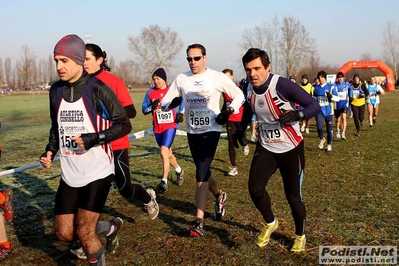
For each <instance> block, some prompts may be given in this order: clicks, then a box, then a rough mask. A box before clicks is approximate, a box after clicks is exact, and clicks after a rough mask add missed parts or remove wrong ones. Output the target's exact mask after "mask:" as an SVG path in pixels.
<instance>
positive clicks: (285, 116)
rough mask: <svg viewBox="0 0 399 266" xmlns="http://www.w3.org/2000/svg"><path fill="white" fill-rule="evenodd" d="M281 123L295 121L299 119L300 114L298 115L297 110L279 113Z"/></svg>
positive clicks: (285, 123)
mask: <svg viewBox="0 0 399 266" xmlns="http://www.w3.org/2000/svg"><path fill="white" fill-rule="evenodd" d="M278 120H279V121H280V123H281V124H283V125H287V124H290V123H292V122H296V121H299V120H301V116H300V115H299V111H297V110H296V111H286V112H284V113H282V114H281V115H280V117H279V118H278Z"/></svg>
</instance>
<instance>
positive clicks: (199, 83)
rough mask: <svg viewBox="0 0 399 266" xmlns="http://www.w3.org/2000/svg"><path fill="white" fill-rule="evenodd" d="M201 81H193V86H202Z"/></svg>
mask: <svg viewBox="0 0 399 266" xmlns="http://www.w3.org/2000/svg"><path fill="white" fill-rule="evenodd" d="M203 82H204V81H203V80H196V81H194V86H202V83H203Z"/></svg>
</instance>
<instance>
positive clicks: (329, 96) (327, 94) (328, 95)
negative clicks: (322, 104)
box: [326, 92, 332, 100]
mask: <svg viewBox="0 0 399 266" xmlns="http://www.w3.org/2000/svg"><path fill="white" fill-rule="evenodd" d="M326 96H327V98H328V100H331V98H332V94H331V93H329V92H327V93H326Z"/></svg>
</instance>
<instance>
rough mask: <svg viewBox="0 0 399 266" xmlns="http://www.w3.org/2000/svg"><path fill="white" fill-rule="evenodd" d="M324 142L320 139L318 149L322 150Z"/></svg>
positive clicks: (323, 139)
mask: <svg viewBox="0 0 399 266" xmlns="http://www.w3.org/2000/svg"><path fill="white" fill-rule="evenodd" d="M325 142H326V139H325V138H322V139H321V140H320V142H319V149H320V150H322V149H323V148H324V143H325Z"/></svg>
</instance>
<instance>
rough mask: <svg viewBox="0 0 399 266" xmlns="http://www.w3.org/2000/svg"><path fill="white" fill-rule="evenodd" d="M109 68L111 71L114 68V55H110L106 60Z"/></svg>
mask: <svg viewBox="0 0 399 266" xmlns="http://www.w3.org/2000/svg"><path fill="white" fill-rule="evenodd" d="M107 63H108V66H109V68H110V69H111V72H114V71H115V69H116V63H115V59H114V57H112V56H111V58H110V59H109V60H108V61H107Z"/></svg>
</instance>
